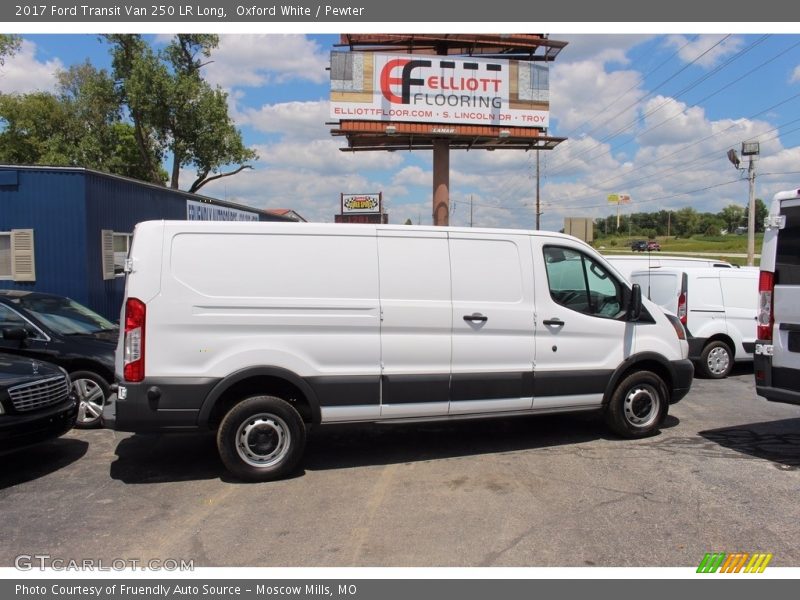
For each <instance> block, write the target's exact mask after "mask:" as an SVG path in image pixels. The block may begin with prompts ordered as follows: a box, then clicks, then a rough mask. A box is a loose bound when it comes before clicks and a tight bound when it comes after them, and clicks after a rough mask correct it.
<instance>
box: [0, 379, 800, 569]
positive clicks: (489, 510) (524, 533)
mask: <svg viewBox="0 0 800 600" xmlns="http://www.w3.org/2000/svg"><path fill="white" fill-rule="evenodd" d="M0 460H2V464H3V468H2V474H0V514H2V519H0V539H2V540H3V543H2V544H0V566H13V565H14V560H15V557H16V556H17V555H20V554H34V553H47V554H49V555H51V556H52V557H59V558H62V559H65V560H69V559H84V558H93V559H99V558H104V559H108V560H110V559H117V558H121V559H126V560H131V559H136V560H142V561H144V560H150V559H160V560H165V559H184V560H188V559H191V560H193V561H194V564H195V566H340V567H343V566H540V567H541V566H587V565H596V566H644V567H649V566H696V565H697V564H698V563H699V561H700V560H701V559H702V557H703V555H704V554H705V553H706V552H711V551H722V552H737V551H746V552H756V551H757V552H771V553H773V554H774V558H773V560H772V563H771V565H772V566H794V567H797V566H800V520H798V518H797V515H798V504H797V503H798V497H800V407H796V406H790V405H782V404H774V403H769V402H767V401H766V400H763V399H761V398H757V397H756V396H755V391H754V384H753V375H752V370H748V369H747V368H744V369H742V368H737V370H736V371H735V374H734V376H732V377H730V378H728V379H727V380H724V381H709V380H702V379H695V381H694V386H693V389H692V392H691V393H690V394H689V396H687V397H686V398H685V399H684V400H683V401H681V402H680V403H679V404H677V405H675V406H673V407H671V413H670V416H669V418H668V420H667V422H666V425H665V427H664V428H663V429H662V431H661V433H660V434H659V435H657V436H655V437H652V438H648V439H644V440H639V441H628V440H620V439H617V438H615V437H613V436H612V435H611V434H610V433H609V432H608V431H607V430H606V428H605V426H604V425H603V423H602V421H601V420H600V419H597V418H594V417H589V416H588V415H582V416H574V415H573V416H549V417H531V418H528V417H524V418H516V419H493V420H483V421H461V422H446V423H430V424H418V425H367V426H363V425H362V426H350V425H347V426H331V427H327V428H317V429H315V430H313V431H312V433H311V434H310V437H309V443H308V447H307V451H306V456H305V460H304V462H303V470H302V471H301V472H300V473H298V474H297V476H295V477H293V478H291V479H288V480H285V481H279V482H272V483H261V484H243V483H239V482H236V481H234V480H232V479H230V478H229V477H228V476H227V475H226V474H225V471H224V469H223V467H222V464H221V463H220V461H219V459H218V458H217V455H216V449H215V445H214V440H213V437H211V436H208V435H179V436H175V435H173V436H154V435H146V436H145V435H130V434H121V433H115V432H113V431H109V430H94V431H73V432H71V433H69V434H68V435H67V436H65V437H64V438H62V439H59V440H56V441H53V442H49V443H46V444H42V445H40V446H38V447H34V448H31V449H28V450H25V451H23V452H21V453H17V454H13V455H8V456H4V457H2V459H0Z"/></svg>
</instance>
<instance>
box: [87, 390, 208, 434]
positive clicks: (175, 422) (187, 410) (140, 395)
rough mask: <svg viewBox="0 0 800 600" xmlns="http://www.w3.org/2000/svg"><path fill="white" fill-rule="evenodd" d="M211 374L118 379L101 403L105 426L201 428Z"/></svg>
mask: <svg viewBox="0 0 800 600" xmlns="http://www.w3.org/2000/svg"><path fill="white" fill-rule="evenodd" d="M218 381H219V380H218V379H212V378H205V377H204V378H163V379H159V380H149V381H147V382H146V383H121V384H119V385H118V386H114V387H115V389H116V393H113V394H112V395H111V397H110V398H109V399H108V401H107V403H106V404H105V406H104V407H103V415H102V418H101V421H102V423H103V426H104V427H107V428H109V429H114V430H115V431H129V432H133V433H153V432H159V431H189V430H196V429H201V426H200V423H199V418H198V417H199V415H200V407H201V406H202V404H203V401H204V400H205V399H206V396H207V395H208V393H209V392H210V391H211V388H213V387H214V385H215V384H216V383H217V382H218Z"/></svg>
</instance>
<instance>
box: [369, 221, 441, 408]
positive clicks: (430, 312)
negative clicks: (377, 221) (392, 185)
mask: <svg viewBox="0 0 800 600" xmlns="http://www.w3.org/2000/svg"><path fill="white" fill-rule="evenodd" d="M378 260H379V262H380V297H381V416H382V417H406V416H407V417H424V416H436V415H445V414H447V403H448V399H449V391H450V390H449V387H450V358H451V344H450V340H451V334H452V313H451V304H450V296H451V290H450V261H449V252H448V247H447V234H446V233H444V232H414V233H407V232H402V231H386V230H381V231H379V232H378Z"/></svg>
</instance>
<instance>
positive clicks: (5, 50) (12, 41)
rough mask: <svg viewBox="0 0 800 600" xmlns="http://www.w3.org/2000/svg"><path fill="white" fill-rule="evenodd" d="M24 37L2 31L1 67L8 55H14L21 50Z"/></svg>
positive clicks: (0, 42) (0, 40)
mask: <svg viewBox="0 0 800 600" xmlns="http://www.w3.org/2000/svg"><path fill="white" fill-rule="evenodd" d="M21 43H22V39H21V38H20V37H19V36H18V35H10V34H7V33H0V67H2V66H3V65H4V64H5V59H6V56H14V54H16V53H17V50H19V47H20V44H21Z"/></svg>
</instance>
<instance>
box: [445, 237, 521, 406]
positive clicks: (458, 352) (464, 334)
mask: <svg viewBox="0 0 800 600" xmlns="http://www.w3.org/2000/svg"><path fill="white" fill-rule="evenodd" d="M528 244H529V242H528V237H527V236H516V237H512V236H494V237H493V236H491V235H480V234H468V233H465V234H461V233H451V234H450V264H451V270H452V277H453V311H452V319H453V369H452V379H451V387H450V414H469V413H478V412H487V411H515V410H527V409H530V408H531V403H532V397H533V350H534V338H533V326H534V321H533V315H534V308H533V285H532V282H531V280H532V277H531V276H530V273H532V267H531V260H530V251H529V250H528Z"/></svg>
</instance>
